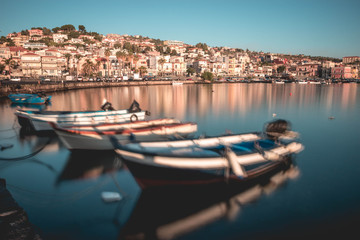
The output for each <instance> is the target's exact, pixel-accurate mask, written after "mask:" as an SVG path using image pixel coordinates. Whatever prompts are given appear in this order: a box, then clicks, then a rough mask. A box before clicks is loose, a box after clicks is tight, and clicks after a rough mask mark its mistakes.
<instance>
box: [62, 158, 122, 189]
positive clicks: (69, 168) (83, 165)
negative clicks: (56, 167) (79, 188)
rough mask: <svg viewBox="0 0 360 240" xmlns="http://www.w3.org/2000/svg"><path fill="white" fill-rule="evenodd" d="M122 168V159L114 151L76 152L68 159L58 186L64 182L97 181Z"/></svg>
mask: <svg viewBox="0 0 360 240" xmlns="http://www.w3.org/2000/svg"><path fill="white" fill-rule="evenodd" d="M122 167H123V163H122V161H121V159H120V158H119V157H118V156H117V155H116V154H115V153H114V152H113V151H101V152H99V151H86V152H85V151H75V152H72V153H71V155H70V157H69V158H68V161H67V163H66V165H65V167H64V169H63V170H62V172H61V174H60V175H59V176H58V179H57V181H56V185H58V184H60V183H61V182H63V181H70V180H71V181H74V180H84V179H92V178H93V179H95V178H98V177H100V176H101V175H103V174H110V173H114V172H116V171H119V170H121V169H122Z"/></svg>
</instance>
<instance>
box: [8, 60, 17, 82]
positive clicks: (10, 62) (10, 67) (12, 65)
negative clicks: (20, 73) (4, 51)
mask: <svg viewBox="0 0 360 240" xmlns="http://www.w3.org/2000/svg"><path fill="white" fill-rule="evenodd" d="M15 66H16V62H15V61H14V60H13V59H12V57H10V58H7V59H5V70H6V69H7V71H8V72H9V75H10V78H11V70H12V69H13V68H14V67H15Z"/></svg>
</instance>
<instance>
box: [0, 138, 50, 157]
mask: <svg viewBox="0 0 360 240" xmlns="http://www.w3.org/2000/svg"><path fill="white" fill-rule="evenodd" d="M50 141H51V138H49V139H48V141H47V142H46V143H45V144H44V146H42V147H40V148H39V149H38V150H36V151H35V152H32V153H30V154H27V155H25V156H20V157H14V158H2V157H0V161H20V160H24V159H28V158H31V157H33V156H35V155H36V154H38V153H39V152H41V151H42V150H43V149H44V148H45V147H46V146H47V145H48V144H49V143H50Z"/></svg>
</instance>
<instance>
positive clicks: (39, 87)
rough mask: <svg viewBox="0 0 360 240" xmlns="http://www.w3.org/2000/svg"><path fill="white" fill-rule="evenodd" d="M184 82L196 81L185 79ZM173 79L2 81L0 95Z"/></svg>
mask: <svg viewBox="0 0 360 240" xmlns="http://www.w3.org/2000/svg"><path fill="white" fill-rule="evenodd" d="M183 83H184V84H189V83H194V81H183ZM171 84H172V82H171V81H126V82H66V81H62V82H59V83H23V82H22V83H11V84H6V83H2V84H1V85H0V97H6V96H8V95H9V94H11V93H36V92H45V93H50V92H57V91H68V90H75V89H86V88H104V87H128V86H148V85H171Z"/></svg>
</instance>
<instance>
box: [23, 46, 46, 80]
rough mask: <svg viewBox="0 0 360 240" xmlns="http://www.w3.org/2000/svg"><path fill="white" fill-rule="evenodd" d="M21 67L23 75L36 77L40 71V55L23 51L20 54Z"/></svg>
mask: <svg viewBox="0 0 360 240" xmlns="http://www.w3.org/2000/svg"><path fill="white" fill-rule="evenodd" d="M21 69H22V73H23V75H24V76H28V77H37V76H40V75H41V74H42V72H41V56H40V55H39V54H35V53H31V52H29V53H25V54H22V56H21Z"/></svg>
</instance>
